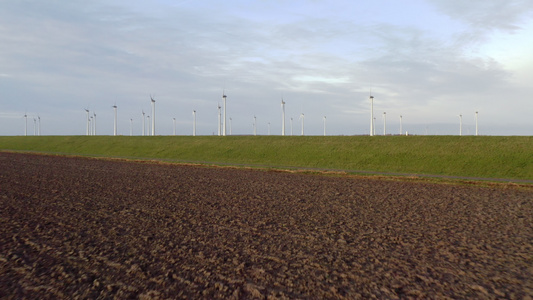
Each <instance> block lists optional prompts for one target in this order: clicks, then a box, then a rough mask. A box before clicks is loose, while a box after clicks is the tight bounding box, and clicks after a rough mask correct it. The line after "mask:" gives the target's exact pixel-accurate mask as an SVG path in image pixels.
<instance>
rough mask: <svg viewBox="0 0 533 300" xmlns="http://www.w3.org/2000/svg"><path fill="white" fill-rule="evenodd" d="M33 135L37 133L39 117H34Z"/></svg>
mask: <svg viewBox="0 0 533 300" xmlns="http://www.w3.org/2000/svg"><path fill="white" fill-rule="evenodd" d="M33 135H37V119H36V118H35V117H33Z"/></svg>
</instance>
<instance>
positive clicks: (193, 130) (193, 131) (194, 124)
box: [192, 110, 196, 136]
mask: <svg viewBox="0 0 533 300" xmlns="http://www.w3.org/2000/svg"><path fill="white" fill-rule="evenodd" d="M192 136H196V110H193V111H192Z"/></svg>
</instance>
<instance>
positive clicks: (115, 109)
mask: <svg viewBox="0 0 533 300" xmlns="http://www.w3.org/2000/svg"><path fill="white" fill-rule="evenodd" d="M113 110H114V111H115V123H114V126H113V135H115V136H116V135H117V104H116V103H115V105H113ZM87 114H88V112H87Z"/></svg>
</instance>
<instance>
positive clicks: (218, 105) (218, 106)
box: [217, 103, 221, 136]
mask: <svg viewBox="0 0 533 300" xmlns="http://www.w3.org/2000/svg"><path fill="white" fill-rule="evenodd" d="M217 108H218V113H217V114H218V136H220V118H221V116H220V108H221V107H220V103H218V104H217Z"/></svg>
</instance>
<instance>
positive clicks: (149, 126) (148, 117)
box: [146, 116, 151, 135]
mask: <svg viewBox="0 0 533 300" xmlns="http://www.w3.org/2000/svg"><path fill="white" fill-rule="evenodd" d="M146 118H147V119H148V135H150V128H151V125H150V116H146Z"/></svg>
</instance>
